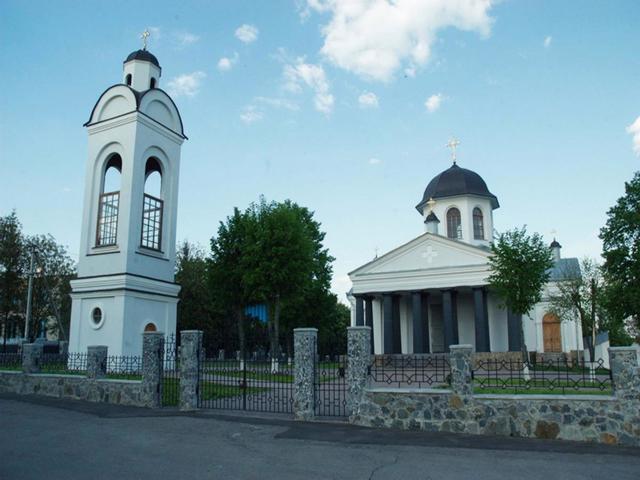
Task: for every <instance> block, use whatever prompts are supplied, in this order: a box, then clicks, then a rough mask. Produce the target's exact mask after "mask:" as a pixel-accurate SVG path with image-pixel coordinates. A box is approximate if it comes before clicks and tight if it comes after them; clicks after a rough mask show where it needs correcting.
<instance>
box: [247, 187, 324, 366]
mask: <svg viewBox="0 0 640 480" xmlns="http://www.w3.org/2000/svg"><path fill="white" fill-rule="evenodd" d="M249 210H250V211H251V212H253V215H254V216H255V218H256V220H257V228H256V229H254V230H252V234H253V236H252V238H251V239H250V240H249V252H250V254H249V256H247V257H246V258H245V262H244V263H245V265H246V269H245V272H246V273H247V276H246V277H245V279H246V285H247V286H249V287H250V289H251V291H252V292H253V294H254V295H255V298H257V299H259V300H261V301H264V302H265V303H266V304H267V305H268V307H269V339H270V351H271V354H272V355H274V356H275V355H277V354H279V353H280V351H281V346H280V340H281V335H280V334H281V332H280V317H281V310H282V307H283V305H284V306H286V305H287V304H288V303H289V304H292V303H294V302H295V300H296V299H297V300H301V299H304V298H305V297H306V296H307V295H308V294H309V293H310V291H311V290H312V289H313V288H317V289H320V291H328V288H329V284H330V281H331V262H332V261H333V258H332V257H331V256H330V255H329V253H328V250H327V249H326V248H324V246H323V240H324V236H325V234H324V233H323V232H322V231H321V230H320V224H319V223H318V222H317V221H315V220H314V219H313V213H312V212H311V211H309V210H308V209H307V208H305V207H301V206H299V205H297V204H296V203H293V202H291V201H290V200H286V201H284V202H281V203H276V202H270V203H267V202H266V201H265V200H264V199H261V201H260V203H258V204H254V205H252V206H251V207H250V209H249Z"/></svg>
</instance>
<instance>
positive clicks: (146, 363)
mask: <svg viewBox="0 0 640 480" xmlns="http://www.w3.org/2000/svg"><path fill="white" fill-rule="evenodd" d="M163 360H164V333H162V332H144V333H143V334H142V395H143V397H144V398H143V402H144V403H145V404H146V405H147V406H148V407H151V408H160V407H161V406H162V375H163V371H164V361H163Z"/></svg>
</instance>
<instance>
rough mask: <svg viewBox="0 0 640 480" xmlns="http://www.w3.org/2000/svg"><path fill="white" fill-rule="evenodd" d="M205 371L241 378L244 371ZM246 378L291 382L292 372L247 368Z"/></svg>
mask: <svg viewBox="0 0 640 480" xmlns="http://www.w3.org/2000/svg"><path fill="white" fill-rule="evenodd" d="M206 373H213V374H215V375H221V376H223V377H231V378H243V376H244V373H243V372H242V371H241V370H238V371H233V370H232V371H229V370H217V369H213V370H207V371H206ZM247 380H263V381H267V382H280V383H293V374H291V373H271V372H270V371H269V370H266V371H258V372H255V371H252V370H247Z"/></svg>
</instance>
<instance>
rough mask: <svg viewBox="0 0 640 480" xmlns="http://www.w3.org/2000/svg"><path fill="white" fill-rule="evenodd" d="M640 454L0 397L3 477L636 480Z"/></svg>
mask: <svg viewBox="0 0 640 480" xmlns="http://www.w3.org/2000/svg"><path fill="white" fill-rule="evenodd" d="M639 472H640V449H636V448H622V447H607V446H602V445H588V444H579V443H573V442H559V441H556V442H553V441H541V440H528V439H510V438H502V437H486V436H469V435H453V434H427V433H424V432H401V431H393V430H373V429H365V428H359V427H354V426H351V425H347V424H339V423H301V422H293V421H290V420H288V419H282V418H266V417H261V418H249V417H247V416H238V415H237V416H230V415H221V414H212V413H211V412H202V413H195V414H180V413H179V412H175V411H171V410H147V409H138V408H131V407H118V406H111V405H102V404H91V403H87V402H75V401H69V400H57V399H46V398H43V397H19V396H15V395H7V394H2V395H0V479H2V480H13V479H16V480H22V479H39V480H41V479H65V480H67V479H69V480H72V479H92V480H93V479H96V480H97V479H110V480H112V479H147V478H152V479H165V478H167V479H174V480H179V479H190V480H191V479H201V478H202V479H205V478H207V479H208V478H211V479H236V478H237V479H283V480H284V479H304V480H312V479H401V480H410V479H422V480H440V479H509V480H512V479H518V480H520V479H523V480H524V479H544V480H551V479H556V478H557V479H567V480H570V479H580V480H585V479H598V480H601V479H602V478H611V479H616V480H623V479H634V480H637V479H638V478H640V473H639Z"/></svg>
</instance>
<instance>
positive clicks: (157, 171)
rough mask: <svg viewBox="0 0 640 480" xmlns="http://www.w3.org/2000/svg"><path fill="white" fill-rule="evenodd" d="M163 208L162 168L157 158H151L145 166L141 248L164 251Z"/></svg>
mask: <svg viewBox="0 0 640 480" xmlns="http://www.w3.org/2000/svg"><path fill="white" fill-rule="evenodd" d="M163 208H164V201H163V200H162V167H161V165H160V162H159V161H158V159H157V158H155V157H150V158H149V159H148V160H147V163H146V165H145V182H144V199H143V203H142V236H141V240H140V246H141V247H144V248H149V249H151V250H157V251H161V250H162V214H163Z"/></svg>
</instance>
